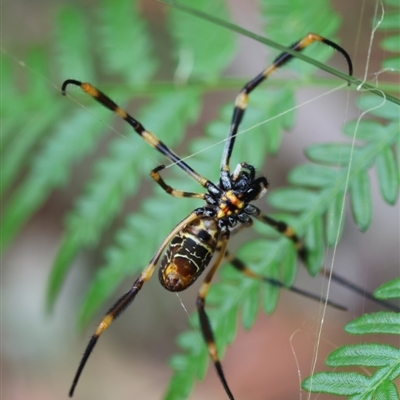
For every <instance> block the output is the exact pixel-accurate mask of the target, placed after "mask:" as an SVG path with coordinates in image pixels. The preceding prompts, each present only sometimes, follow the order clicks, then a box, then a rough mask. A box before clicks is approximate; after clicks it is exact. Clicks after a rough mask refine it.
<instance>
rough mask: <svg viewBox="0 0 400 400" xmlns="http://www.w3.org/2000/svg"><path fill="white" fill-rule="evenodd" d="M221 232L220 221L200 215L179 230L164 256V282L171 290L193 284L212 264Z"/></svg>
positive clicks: (162, 276) (176, 290)
mask: <svg viewBox="0 0 400 400" xmlns="http://www.w3.org/2000/svg"><path fill="white" fill-rule="evenodd" d="M219 233H220V229H219V227H218V223H217V222H216V221H215V220H214V219H212V218H199V219H196V220H195V221H193V222H191V223H190V224H188V225H186V226H185V227H184V228H183V229H182V230H181V231H180V232H178V234H177V235H175V237H174V238H173V239H172V240H171V243H170V244H169V246H168V249H167V250H166V252H165V255H164V257H163V259H162V260H161V266H160V270H159V274H158V277H159V280H160V282H161V284H162V285H163V286H164V287H165V288H166V289H167V290H170V291H171V292H179V291H181V290H184V289H186V288H187V287H188V286H190V285H191V284H192V283H193V282H194V281H195V280H196V279H197V278H198V277H199V276H200V275H201V273H202V272H203V271H204V269H205V268H206V267H207V265H208V264H209V262H210V260H211V258H212V256H213V254H214V252H215V249H216V247H217V243H218V237H219Z"/></svg>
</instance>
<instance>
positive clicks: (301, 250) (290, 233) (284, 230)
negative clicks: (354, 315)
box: [232, 213, 400, 312]
mask: <svg viewBox="0 0 400 400" xmlns="http://www.w3.org/2000/svg"><path fill="white" fill-rule="evenodd" d="M255 217H256V218H257V219H258V220H260V221H261V222H263V223H266V224H267V225H269V226H271V227H272V228H274V229H275V230H276V231H278V232H279V233H281V234H283V235H284V236H286V237H287V238H288V239H290V240H291V241H292V242H293V243H294V245H295V247H296V250H297V254H298V256H299V258H300V259H301V260H302V261H303V262H304V263H306V260H307V249H306V248H305V247H304V245H303V243H302V242H301V240H300V239H299V237H298V236H297V235H296V232H295V231H294V229H293V228H292V227H291V226H289V225H287V224H286V223H285V222H282V221H276V220H274V219H273V218H271V217H269V216H268V215H265V214H261V213H260V214H259V215H258V216H255ZM232 265H233V266H234V267H235V268H238V267H237V266H235V265H234V264H232ZM238 269H240V268H238ZM321 275H323V276H325V277H329V278H331V279H332V280H333V281H335V282H337V283H339V284H340V285H342V286H344V287H347V288H348V289H350V290H351V291H353V292H355V293H358V294H360V295H362V296H365V297H366V298H368V299H370V300H372V301H373V302H375V303H377V304H380V305H381V306H384V307H385V308H387V309H389V310H393V311H397V312H398V311H399V310H400V309H399V307H397V306H396V305H393V304H391V303H389V302H387V301H384V300H379V299H376V298H375V297H374V296H373V295H372V293H369V292H367V291H365V290H364V289H363V288H361V287H359V286H357V285H355V284H354V283H351V282H349V281H348V280H346V279H344V278H342V277H340V276H339V275H337V274H335V273H334V272H332V273H330V272H329V271H328V270H326V269H322V270H321ZM282 285H283V284H282V283H280V282H279V284H277V286H282ZM283 287H285V288H286V289H288V290H290V291H293V292H296V293H299V294H302V293H300V291H302V289H298V288H295V290H292V289H291V288H288V287H286V286H283ZM292 288H293V286H292ZM303 292H304V291H303ZM306 293H307V292H305V293H304V294H303V295H304V296H306V297H310V298H312V297H313V295H311V294H310V295H308V294H306ZM319 300H322V301H324V299H319ZM327 304H329V305H330V306H333V307H335V308H341V309H345V308H344V307H342V306H339V307H338V306H337V305H335V304H333V303H332V304H331V302H330V301H329V300H328V302H327Z"/></svg>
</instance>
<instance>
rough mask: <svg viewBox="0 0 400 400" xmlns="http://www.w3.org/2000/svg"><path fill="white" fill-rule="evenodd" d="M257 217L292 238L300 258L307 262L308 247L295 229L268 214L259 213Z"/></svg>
mask: <svg viewBox="0 0 400 400" xmlns="http://www.w3.org/2000/svg"><path fill="white" fill-rule="evenodd" d="M255 218H257V219H258V220H259V221H261V222H263V223H264V224H267V225H269V226H270V227H271V228H274V229H275V230H276V231H278V232H279V233H281V234H282V235H284V236H286V237H287V238H288V239H290V240H291V241H292V242H293V243H294V246H295V248H296V250H297V254H298V256H299V258H300V259H301V260H302V261H303V262H304V263H305V262H306V259H307V249H306V248H305V247H304V245H303V243H302V241H301V240H300V239H299V237H298V236H297V235H296V232H295V230H294V229H293V228H292V227H291V226H289V225H288V224H286V223H285V222H283V221H276V220H275V219H273V218H271V217H269V216H268V215H266V214H261V213H260V214H259V215H256V216H255Z"/></svg>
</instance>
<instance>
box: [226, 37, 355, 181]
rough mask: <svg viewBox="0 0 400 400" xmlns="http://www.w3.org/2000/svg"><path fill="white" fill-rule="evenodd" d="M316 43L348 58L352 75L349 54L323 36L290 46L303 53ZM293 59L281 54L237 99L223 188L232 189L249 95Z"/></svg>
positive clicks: (305, 39)
mask: <svg viewBox="0 0 400 400" xmlns="http://www.w3.org/2000/svg"><path fill="white" fill-rule="evenodd" d="M316 41H317V42H322V43H325V44H326V45H328V46H330V47H333V48H334V49H335V50H337V51H339V52H340V53H341V54H342V55H343V56H344V57H345V58H346V61H347V64H348V66H349V75H352V73H353V66H352V63H351V59H350V56H349V55H348V54H347V52H346V51H345V50H344V49H343V48H342V47H340V46H338V45H337V44H336V43H334V42H331V41H330V40H328V39H325V38H323V37H322V36H319V35H317V34H314V33H309V34H308V35H306V36H305V37H304V38H303V39H301V40H299V41H298V42H296V43H294V44H292V45H291V46H290V48H291V49H292V50H295V51H302V50H303V49H305V48H306V47H308V46H309V45H310V44H312V43H314V42H316ZM292 58H293V56H292V55H291V54H289V53H286V52H283V53H281V54H279V55H278V57H276V58H275V60H274V62H273V63H272V64H271V65H270V66H269V67H267V68H266V69H264V71H262V72H261V73H260V74H258V75H257V76H256V77H255V78H254V79H252V80H251V81H249V82H248V83H247V84H246V85H245V86H244V87H243V89H242V90H241V91H240V93H239V95H238V96H237V97H236V101H235V108H234V111H233V116H232V122H231V127H230V131H229V134H228V139H227V141H226V144H225V148H224V152H223V155H222V159H221V182H222V183H223V184H224V185H225V186H223V187H225V188H230V186H231V182H230V177H229V171H230V167H229V160H230V157H231V154H232V150H233V146H234V144H235V139H236V135H237V131H238V128H239V125H240V123H241V121H242V118H243V115H244V112H245V110H246V106H247V102H248V97H249V94H250V93H251V92H252V91H253V90H254V89H255V88H256V87H257V86H258V85H259V84H260V83H261V82H263V81H264V80H265V79H267V78H268V77H269V76H270V75H271V74H272V73H273V72H274V71H275V70H276V69H278V68H280V67H282V66H283V65H285V64H286V63H287V62H288V61H290V60H291V59H292Z"/></svg>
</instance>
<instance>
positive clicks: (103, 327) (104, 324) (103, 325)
mask: <svg viewBox="0 0 400 400" xmlns="http://www.w3.org/2000/svg"><path fill="white" fill-rule="evenodd" d="M113 319H114V317H113V316H112V315H111V314H108V315H106V316H105V317H104V318H103V320H102V321H101V322H100V325H99V326H98V328H97V330H96V333H95V335H96V336H99V335H100V334H101V333H102V332H103V331H105V330H106V329H107V328H108V327H109V325H110V324H111V322H112V321H113Z"/></svg>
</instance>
